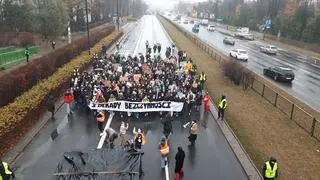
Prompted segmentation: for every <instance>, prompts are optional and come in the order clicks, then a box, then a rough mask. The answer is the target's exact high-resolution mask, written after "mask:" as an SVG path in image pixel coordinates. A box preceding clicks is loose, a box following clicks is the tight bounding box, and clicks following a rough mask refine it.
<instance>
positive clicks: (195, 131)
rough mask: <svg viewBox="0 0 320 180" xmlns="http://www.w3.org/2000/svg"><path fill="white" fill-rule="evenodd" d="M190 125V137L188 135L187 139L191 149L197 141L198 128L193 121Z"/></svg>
mask: <svg viewBox="0 0 320 180" xmlns="http://www.w3.org/2000/svg"><path fill="white" fill-rule="evenodd" d="M190 125H191V128H190V135H189V137H188V139H189V141H190V144H189V146H190V147H192V146H194V144H195V141H196V140H197V137H198V135H197V134H198V130H199V126H198V124H197V123H196V122H195V121H191V123H190Z"/></svg>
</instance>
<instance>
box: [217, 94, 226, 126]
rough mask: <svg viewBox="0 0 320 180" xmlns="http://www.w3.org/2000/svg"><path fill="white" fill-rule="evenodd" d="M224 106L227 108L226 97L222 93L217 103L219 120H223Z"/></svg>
mask: <svg viewBox="0 0 320 180" xmlns="http://www.w3.org/2000/svg"><path fill="white" fill-rule="evenodd" d="M226 108H227V99H226V96H225V95H222V96H221V99H220V100H219V103H218V119H220V118H221V121H222V120H223V117H224V112H225V110H226Z"/></svg>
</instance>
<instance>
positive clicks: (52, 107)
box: [47, 95, 55, 119]
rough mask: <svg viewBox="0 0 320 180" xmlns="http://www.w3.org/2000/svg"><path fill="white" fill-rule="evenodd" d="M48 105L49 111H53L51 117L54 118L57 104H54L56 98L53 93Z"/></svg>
mask: <svg viewBox="0 0 320 180" xmlns="http://www.w3.org/2000/svg"><path fill="white" fill-rule="evenodd" d="M47 107H48V111H49V112H51V118H52V119H54V112H55V105H54V98H53V96H52V95H50V96H49V98H48V100H47Z"/></svg>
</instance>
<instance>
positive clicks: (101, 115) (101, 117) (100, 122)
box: [97, 110, 106, 136]
mask: <svg viewBox="0 0 320 180" xmlns="http://www.w3.org/2000/svg"><path fill="white" fill-rule="evenodd" d="M105 119H106V116H105V114H104V112H103V111H101V110H100V111H98V115H97V122H98V129H99V131H100V136H102V133H103V130H104V129H103V123H104V121H105Z"/></svg>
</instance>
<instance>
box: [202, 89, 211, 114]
mask: <svg viewBox="0 0 320 180" xmlns="http://www.w3.org/2000/svg"><path fill="white" fill-rule="evenodd" d="M210 103H211V102H210V96H209V92H206V95H204V97H203V105H204V112H205V113H210V112H211V110H210Z"/></svg>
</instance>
